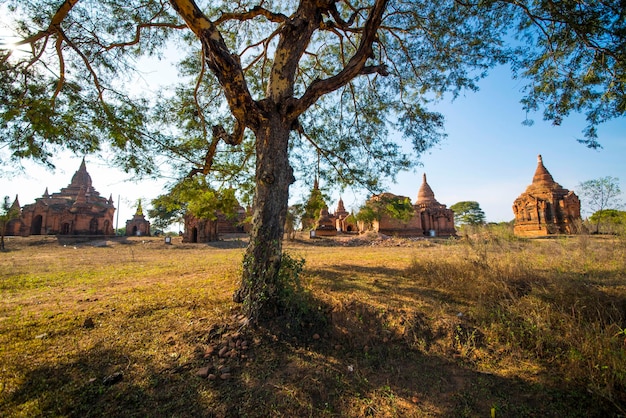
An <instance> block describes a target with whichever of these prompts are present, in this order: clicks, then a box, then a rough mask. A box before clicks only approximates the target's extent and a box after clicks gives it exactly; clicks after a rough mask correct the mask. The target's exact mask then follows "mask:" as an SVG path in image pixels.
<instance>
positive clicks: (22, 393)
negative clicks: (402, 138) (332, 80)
mask: <svg viewBox="0 0 626 418" xmlns="http://www.w3.org/2000/svg"><path fill="white" fill-rule="evenodd" d="M94 244H95V245H94ZM243 245H245V243H243V242H242V241H239V240H234V239H231V240H227V241H224V242H220V243H216V244H215V245H204V244H203V245H199V244H196V245H186V244H181V243H180V241H178V240H177V239H175V241H174V244H173V245H165V244H164V243H163V241H162V239H139V238H131V239H129V240H127V241H125V242H117V241H107V242H99V243H92V244H91V245H87V244H81V245H76V246H73V245H67V246H63V245H59V244H57V242H56V240H55V239H53V238H47V237H36V238H27V239H26V238H9V239H8V240H7V249H8V251H7V252H4V253H0V292H1V299H0V368H1V375H0V416H4V417H37V416H46V417H57V416H68V417H89V416H109V417H112V416H123V417H203V416H207V417H212V416H215V417H226V416H233V417H235V416H250V417H269V416H272V417H275V416H285V417H296V416H297V417H303V416H312V417H317V416H354V417H358V416H379V417H387V416H388V417H394V416H399V417H401V416H407V417H410V416H414V417H428V416H433V417H463V416H467V417H524V416H528V417H537V416H542V417H576V416H579V417H593V416H597V417H607V416H609V417H610V416H615V417H617V416H626V412H625V411H626V390H625V389H626V240H625V239H623V238H619V237H618V238H606V237H589V236H580V237H571V238H559V239H550V240H518V239H515V238H514V237H512V236H510V234H508V233H507V232H506V231H502V230H496V231H493V230H491V231H489V230H483V231H478V232H477V233H476V234H475V235H472V236H466V237H463V238H461V239H456V240H419V241H409V240H400V239H386V240H383V239H380V238H375V237H369V238H368V237H366V238H360V239H343V240H336V241H331V240H309V239H302V240H300V241H295V242H290V243H286V251H287V252H288V253H289V254H290V255H291V257H292V258H295V259H298V258H301V257H302V258H305V259H306V264H305V266H304V272H303V273H302V275H301V280H302V283H303V285H304V289H305V291H306V297H307V304H306V308H308V309H309V310H308V312H306V314H303V315H302V316H299V317H297V318H293V317H283V318H279V319H278V320H277V321H276V322H275V324H274V325H273V326H267V327H262V328H258V329H254V330H251V329H249V328H248V327H242V326H241V323H242V322H243V321H242V320H243V317H242V316H241V315H240V311H239V309H240V307H239V306H238V305H236V304H234V303H233V302H232V299H231V297H232V293H233V291H234V290H235V288H236V287H237V284H238V275H239V268H240V263H241V260H242V254H243Z"/></svg>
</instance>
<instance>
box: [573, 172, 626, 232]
mask: <svg viewBox="0 0 626 418" xmlns="http://www.w3.org/2000/svg"><path fill="white" fill-rule="evenodd" d="M577 189H578V193H579V195H580V197H581V199H582V201H583V202H584V204H585V206H586V207H587V212H589V213H592V214H598V213H602V212H604V211H606V210H607V209H619V208H620V207H621V206H622V204H621V198H620V195H621V194H622V191H621V190H620V187H619V179H618V178H617V177H611V176H606V177H601V178H597V179H592V180H587V181H584V182H582V183H580V184H579V185H578V187H577ZM604 219H606V216H595V219H594V220H593V222H595V224H596V232H599V229H600V222H602V220H604Z"/></svg>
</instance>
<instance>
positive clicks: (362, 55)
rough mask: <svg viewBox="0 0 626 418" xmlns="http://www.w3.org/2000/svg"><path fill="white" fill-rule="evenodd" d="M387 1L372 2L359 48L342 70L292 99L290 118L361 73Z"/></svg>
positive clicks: (312, 85)
mask: <svg viewBox="0 0 626 418" xmlns="http://www.w3.org/2000/svg"><path fill="white" fill-rule="evenodd" d="M387 2H388V0H376V2H375V3H374V6H373V7H372V9H371V10H370V13H369V16H368V18H367V21H366V22H365V27H364V29H363V36H362V38H361V42H360V44H359V48H358V49H357V51H356V52H355V54H354V55H353V56H352V58H350V61H348V63H347V64H346V66H345V67H344V68H343V70H341V71H340V72H339V73H337V74H336V75H334V76H332V77H329V78H327V79H324V80H316V81H314V82H313V83H311V85H310V86H309V88H308V89H307V90H306V92H305V93H304V94H303V95H302V97H301V98H300V99H296V100H294V102H293V104H292V106H291V111H290V114H289V117H290V118H294V119H295V118H297V117H298V116H299V115H301V114H302V113H303V112H304V111H305V110H306V109H308V108H309V107H310V106H311V105H312V104H313V103H315V102H316V101H317V100H318V99H319V98H320V97H321V96H323V95H325V94H327V93H330V92H332V91H335V90H337V89H338V88H340V87H342V86H345V85H346V84H347V83H349V82H350V80H352V79H353V78H355V77H357V76H359V75H362V74H363V69H364V68H366V67H365V63H366V62H367V60H368V59H369V58H370V57H371V55H372V50H373V49H372V45H373V43H374V42H375V40H376V33H377V31H378V28H379V27H380V25H381V22H382V19H383V15H384V12H385V9H386V7H387ZM379 73H380V72H379Z"/></svg>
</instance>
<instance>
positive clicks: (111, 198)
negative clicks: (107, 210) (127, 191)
mask: <svg viewBox="0 0 626 418" xmlns="http://www.w3.org/2000/svg"><path fill="white" fill-rule="evenodd" d="M107 203H108V204H109V205H112V204H113V193H111V194H110V195H109V201H108V202H107Z"/></svg>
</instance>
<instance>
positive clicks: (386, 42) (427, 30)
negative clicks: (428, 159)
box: [0, 0, 626, 317]
mask: <svg viewBox="0 0 626 418" xmlns="http://www.w3.org/2000/svg"><path fill="white" fill-rule="evenodd" d="M0 5H2V6H4V9H5V10H6V15H5V17H4V18H5V19H7V20H8V21H9V22H10V25H11V29H12V30H13V31H14V32H15V33H16V34H17V35H18V36H19V37H21V40H20V41H18V42H16V43H15V45H14V46H13V47H15V48H17V49H9V46H8V45H4V46H3V49H2V51H1V54H2V56H1V57H0V74H1V77H0V97H1V98H2V100H1V101H0V153H2V161H3V162H5V163H6V162H11V161H13V162H14V163H15V162H19V160H21V159H24V158H30V159H33V160H36V161H40V162H42V163H44V164H49V165H52V164H53V163H54V159H53V156H54V154H55V152H56V150H58V149H59V148H66V149H70V150H72V151H74V152H77V153H81V154H83V153H94V152H109V155H111V156H112V160H113V163H115V164H117V165H119V166H121V167H122V168H124V169H126V170H131V169H132V170H136V171H138V172H140V173H145V174H151V175H158V173H159V172H160V170H162V168H161V166H162V165H163V164H169V165H170V166H171V167H172V170H173V171H174V173H175V177H176V178H178V179H183V178H191V177H197V176H201V177H204V178H205V181H206V182H207V183H208V184H211V185H212V187H213V188H215V189H219V188H228V187H230V186H233V185H236V184H242V185H247V188H245V189H243V190H244V191H245V192H246V193H247V195H248V196H249V197H251V196H254V200H253V205H252V206H253V211H254V215H253V227H252V232H251V234H252V238H251V244H250V247H249V248H248V251H247V253H246V261H245V268H244V274H243V278H242V287H241V289H242V291H241V292H238V294H237V295H236V298H235V299H236V300H242V301H244V302H246V306H247V308H246V309H247V311H248V313H249V314H250V316H251V317H258V316H259V314H260V312H261V310H262V309H263V306H271V305H272V303H271V302H270V303H267V301H272V300H273V299H274V298H275V295H277V294H278V293H279V292H277V290H276V280H275V279H276V277H278V272H279V269H280V261H281V254H282V244H281V243H282V233H283V228H284V221H285V217H286V213H287V201H288V196H289V187H290V185H291V184H292V183H293V182H294V181H295V180H296V179H297V178H300V179H306V180H305V181H308V182H309V183H310V181H311V173H312V172H313V169H314V168H315V166H317V168H318V170H317V171H318V172H319V174H320V176H321V177H322V178H324V179H325V180H326V181H329V182H335V183H340V184H342V185H347V186H350V185H360V186H364V187H367V188H368V189H370V190H377V189H379V188H380V185H381V184H380V179H384V178H387V177H391V178H393V177H394V175H395V174H396V173H397V172H398V171H399V170H402V169H406V168H409V167H411V166H413V165H415V164H417V163H418V162H419V155H420V154H421V153H422V152H424V151H425V150H426V149H428V148H429V147H431V146H432V145H433V144H435V143H437V142H438V141H439V140H440V139H441V138H442V136H443V131H442V128H443V118H442V116H441V115H440V114H437V113H434V112H432V111H429V103H430V102H432V101H433V100H437V99H440V98H441V97H443V96H444V95H446V93H451V94H452V96H455V95H457V94H459V92H461V91H463V90H466V89H469V90H474V89H476V88H477V81H478V80H479V79H480V78H481V77H483V76H485V74H486V73H487V70H489V68H491V67H493V66H495V65H499V64H504V63H507V64H509V65H510V66H511V69H512V72H513V75H514V76H515V77H518V78H520V80H522V81H523V83H524V85H525V86H526V87H525V90H524V97H523V99H522V106H523V107H524V108H525V109H527V110H529V111H534V110H540V111H542V112H543V116H544V118H546V119H548V120H551V121H553V122H554V123H555V124H557V125H558V124H559V123H560V122H561V120H562V119H563V118H564V117H566V116H567V115H568V114H569V113H570V112H584V113H586V115H587V121H588V127H587V129H586V131H585V135H584V138H583V139H581V141H582V142H584V143H586V144H587V145H588V146H590V147H598V146H600V144H599V142H598V140H597V132H596V126H597V125H598V124H600V123H602V122H604V121H606V120H608V119H611V118H615V117H620V116H623V115H624V112H625V111H626V98H625V97H626V96H625V95H624V91H625V88H624V87H625V86H624V83H626V76H625V74H624V54H625V48H626V46H625V45H626V44H625V42H624V33H625V31H626V19H624V10H623V6H622V4H621V2H620V1H618V0H603V1H591V2H584V3H583V2H579V1H574V0H565V1H560V2H555V1H552V0H548V1H544V2H534V1H524V0H522V1H511V0H487V1H480V2H464V1H460V0H443V1H438V2H432V1H426V0H343V1H336V0H314V1H310V0H259V1H243V0H242V1H237V2H226V1H210V2H209V1H200V0H198V1H193V0H169V1H164V0H123V1H122V0H110V1H106V2H102V1H94V0H60V1H43V0H19V1H18V0H0ZM173 51H176V55H179V56H180V58H181V59H180V63H179V67H178V69H179V72H180V78H178V79H176V80H167V81H171V83H166V84H167V85H166V86H165V88H163V89H162V90H160V91H158V92H156V94H151V95H145V94H138V92H137V91H136V90H134V89H132V88H131V87H132V86H133V85H134V84H135V82H134V81H135V80H136V77H138V76H140V75H141V73H140V71H141V68H140V64H141V62H142V61H141V58H142V57H145V56H152V57H162V56H167V55H171V54H172V53H173ZM157 71H158V69H157ZM396 133H397V134H398V135H396ZM398 137H401V138H403V139H404V140H405V141H406V144H404V143H401V142H399V139H398ZM315 157H318V158H315ZM252 179H254V180H253V181H252ZM266 313H268V312H266Z"/></svg>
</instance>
